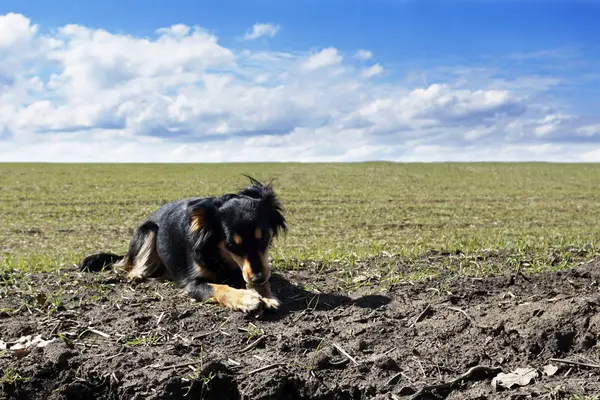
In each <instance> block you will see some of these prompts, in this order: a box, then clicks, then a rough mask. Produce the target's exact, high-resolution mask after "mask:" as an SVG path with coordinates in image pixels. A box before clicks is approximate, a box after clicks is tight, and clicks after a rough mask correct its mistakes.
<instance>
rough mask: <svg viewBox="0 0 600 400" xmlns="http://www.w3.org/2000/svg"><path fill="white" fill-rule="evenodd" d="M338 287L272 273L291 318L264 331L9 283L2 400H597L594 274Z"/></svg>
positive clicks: (151, 286)
mask: <svg viewBox="0 0 600 400" xmlns="http://www.w3.org/2000/svg"><path fill="white" fill-rule="evenodd" d="M371 262H373V263H376V262H378V263H381V262H380V260H379V261H378V260H372V261H371ZM337 277H338V275H337V272H336V270H330V271H323V270H320V269H317V268H316V267H312V266H310V265H307V266H305V268H304V269H302V270H299V271H285V272H282V273H280V274H275V275H274V276H273V278H272V285H273V289H274V292H275V294H276V295H277V296H278V297H279V298H280V300H282V302H283V306H282V309H281V310H279V311H278V312H275V313H265V314H263V315H262V316H260V317H258V318H256V317H250V316H246V315H243V314H241V313H237V312H230V311H228V310H225V309H224V308H222V307H220V306H217V305H214V304H201V303H197V302H193V301H191V300H190V299H189V298H187V297H186V296H185V294H183V293H182V291H181V290H180V289H179V288H177V287H176V286H175V285H173V284H172V283H165V282H156V281H154V282H142V283H136V284H132V283H127V282H126V281H125V280H123V279H121V278H120V277H119V276H117V275H116V274H115V273H114V272H111V271H107V272H102V273H99V274H94V273H79V272H77V271H76V269H75V268H74V269H73V270H72V271H64V270H63V271H62V272H60V273H45V274H33V275H25V274H18V273H5V274H4V283H3V284H2V283H0V288H1V289H2V292H0V294H1V295H2V297H1V298H0V341H3V342H4V343H3V347H5V348H7V349H6V350H0V355H1V357H0V382H1V383H0V398H3V399H4V398H7V399H188V398H193V399H198V398H204V399H221V400H223V399H398V398H399V399H405V398H406V399H409V398H421V399H436V398H438V399H528V398H548V399H571V398H572V397H573V395H589V396H592V395H597V394H599V393H600V368H595V367H594V366H593V365H592V366H581V365H572V364H568V363H565V362H564V361H574V362H579V363H585V364H598V363H600V361H599V360H600V350H599V348H598V346H597V340H598V335H599V334H600V314H599V310H600V290H599V283H600V272H599V270H598V265H597V264H596V263H590V264H587V265H585V266H582V267H581V268H579V269H577V270H570V271H566V272H562V273H546V274H538V275H531V276H528V277H523V276H502V277H492V278H485V279H470V278H460V279H458V278H451V277H450V276H446V277H442V278H440V279H439V280H435V281H428V282H421V283H414V284H411V283H405V284H398V285H396V286H393V287H391V288H390V289H389V290H386V291H384V292H380V293H375V294H373V293H372V289H370V288H369V285H368V284H366V285H363V286H362V288H361V290H360V291H357V292H354V293H342V292H341V290H340V289H339V287H340V284H339V281H338V279H337ZM367 282H368V281H367ZM367 293H368V294H367ZM37 335H41V338H42V339H44V340H50V341H51V342H50V343H48V344H47V345H45V346H43V347H35V346H32V347H29V348H27V349H24V350H14V349H13V350H11V347H12V346H14V345H15V343H16V342H17V341H18V340H19V339H20V338H23V337H25V336H31V337H35V336H37ZM257 340H258V342H256V341H257ZM255 342H256V343H255ZM0 344H2V342H0ZM344 353H345V354H344ZM551 359H561V360H562V361H551ZM549 364H551V365H554V366H556V367H558V370H557V371H556V372H555V373H554V374H552V376H548V375H546V374H544V373H543V368H544V367H545V366H547V365H549ZM476 366H483V367H490V368H487V369H486V368H484V369H483V371H480V372H481V373H479V374H473V375H472V376H470V377H469V378H468V379H465V380H462V381H459V382H455V384H454V385H450V387H448V385H446V387H443V386H437V387H435V386H434V387H431V388H430V389H429V390H422V389H423V388H425V389H427V388H426V386H428V385H437V384H440V383H443V382H450V381H452V380H453V379H455V378H456V377H458V376H460V375H461V374H464V373H465V372H467V371H468V370H469V369H470V368H472V367H476ZM517 368H533V369H535V372H534V375H537V376H536V377H535V379H533V380H532V381H531V382H528V384H526V385H524V386H518V385H517V386H514V387H512V388H510V389H502V388H501V387H498V386H496V387H494V386H493V385H492V379H493V378H494V377H495V376H496V375H497V374H498V373H499V372H500V371H503V372H505V373H510V372H512V371H514V370H516V369H517Z"/></svg>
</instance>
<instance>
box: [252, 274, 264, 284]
mask: <svg viewBox="0 0 600 400" xmlns="http://www.w3.org/2000/svg"><path fill="white" fill-rule="evenodd" d="M252 283H254V284H256V285H260V284H261V283H265V274H263V273H258V274H256V275H254V276H253V277H252Z"/></svg>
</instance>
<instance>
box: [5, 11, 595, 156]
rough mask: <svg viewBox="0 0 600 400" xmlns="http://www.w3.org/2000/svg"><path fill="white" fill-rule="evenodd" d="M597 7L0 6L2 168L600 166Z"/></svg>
mask: <svg viewBox="0 0 600 400" xmlns="http://www.w3.org/2000/svg"><path fill="white" fill-rule="evenodd" d="M598 20H600V1H597V0H588V1H578V0H547V1H544V0H521V1H511V0H478V1H476V0H470V1H468V0H454V1H449V0H438V1H436V0H294V1H282V0H279V1H273V0H237V1H234V0H219V1H217V0H214V1H198V0H194V1H192V0H178V1H173V2H167V1H164V0H160V1H159V0H128V1H123V0H120V1H116V0H103V1H102V2H98V1H95V0H89V1H81V0H55V1H52V2H49V1H47V0H2V1H1V2H0V161H4V162H6V161H9V162H12V161H17V162H21V161H35V162H181V163H186V162H269V161H282V162H283V161H299V162H341V161H344V162H345V161H374V160H376V161H380V160H386V161H398V162H416V161H418V162H439V161H551V162H598V161H600V42H599V41H598V38H600V24H598V23H597V21H598Z"/></svg>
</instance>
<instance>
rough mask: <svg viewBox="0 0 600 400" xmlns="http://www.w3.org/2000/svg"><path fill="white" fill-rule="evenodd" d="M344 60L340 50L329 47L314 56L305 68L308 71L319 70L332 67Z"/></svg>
mask: <svg viewBox="0 0 600 400" xmlns="http://www.w3.org/2000/svg"><path fill="white" fill-rule="evenodd" d="M342 60H343V58H342V56H341V55H340V54H339V52H338V50H337V49H335V48H333V47H328V48H326V49H323V50H321V51H319V52H317V53H315V54H312V55H311V56H310V57H309V58H308V59H307V60H306V61H305V62H304V64H303V65H304V68H306V69H308V70H314V69H319V68H323V67H327V66H330V65H336V64H339V63H341V62H342Z"/></svg>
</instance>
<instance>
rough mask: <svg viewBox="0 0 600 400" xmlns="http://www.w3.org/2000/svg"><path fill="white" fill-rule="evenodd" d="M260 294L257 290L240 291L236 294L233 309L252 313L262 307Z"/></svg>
mask: <svg viewBox="0 0 600 400" xmlns="http://www.w3.org/2000/svg"><path fill="white" fill-rule="evenodd" d="M262 300H263V298H262V297H261V295H260V294H258V292H257V291H256V290H248V289H239V291H238V292H236V294H235V301H234V304H233V308H234V309H236V310H239V311H243V312H252V311H256V310H258V309H259V308H260V307H262Z"/></svg>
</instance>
